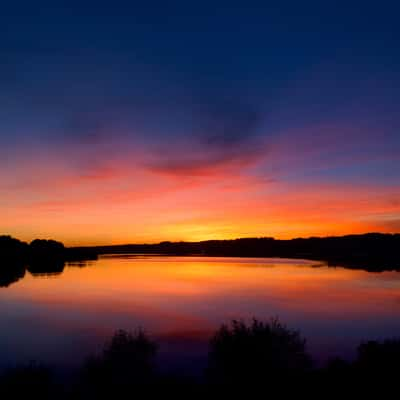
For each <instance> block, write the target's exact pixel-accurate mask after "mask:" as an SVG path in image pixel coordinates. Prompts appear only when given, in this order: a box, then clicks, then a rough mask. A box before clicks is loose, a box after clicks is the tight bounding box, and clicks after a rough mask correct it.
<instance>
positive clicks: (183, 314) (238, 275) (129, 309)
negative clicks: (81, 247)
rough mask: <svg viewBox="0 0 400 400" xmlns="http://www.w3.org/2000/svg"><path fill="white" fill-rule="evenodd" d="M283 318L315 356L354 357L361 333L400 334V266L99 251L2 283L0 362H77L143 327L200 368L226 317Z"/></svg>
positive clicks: (171, 353)
mask: <svg viewBox="0 0 400 400" xmlns="http://www.w3.org/2000/svg"><path fill="white" fill-rule="evenodd" d="M271 316H279V317H280V318H281V320H282V321H284V322H285V323H287V324H288V325H289V326H290V327H293V328H298V329H300V330H301V332H302V333H303V335H304V336H305V337H306V338H307V339H308V348H309V350H310V352H311V353H312V354H313V355H314V357H315V358H316V359H317V360H320V361H322V360H324V359H326V358H327V357H330V356H335V355H338V356H342V357H347V358H351V357H353V356H354V350H355V348H356V346H357V344H358V343H359V342H360V341H361V340H365V339H375V338H386V337H393V336H400V273H397V272H383V273H368V272H364V271H356V270H349V269H345V268H340V267H338V268H330V267H327V266H324V265H323V264H321V263H318V262H313V261H306V260H287V259H247V258H204V257H165V256H144V257H140V256H139V257H138V256H104V257H101V258H100V259H99V260H98V261H94V262H90V263H88V264H86V267H85V268H80V267H79V266H77V265H74V264H69V265H67V267H66V268H65V269H64V272H63V273H62V274H60V275H56V276H32V275H31V274H29V273H28V272H27V274H26V275H25V277H24V278H23V279H21V280H20V281H18V282H16V283H14V284H12V285H11V286H9V287H7V288H0V367H4V366H5V365H9V364H10V363H15V362H17V363H19V362H26V361H29V360H41V361H43V362H46V363H49V364H51V365H54V366H63V367H71V366H76V365H79V363H80V362H81V361H82V358H84V357H85V356H86V355H88V354H89V353H91V352H95V351H98V350H99V349H101V345H102V343H103V341H104V339H105V338H108V337H109V336H110V335H111V334H112V333H113V331H114V330H116V329H118V328H124V329H132V328H135V327H138V326H141V327H144V328H145V329H146V330H147V331H148V332H149V333H150V334H152V335H153V336H154V337H155V338H156V339H157V340H158V341H159V342H160V360H161V361H160V364H161V365H162V366H164V367H165V366H168V368H176V369H179V368H185V369H186V368H187V367H188V366H190V365H191V366H193V365H194V364H197V365H201V363H202V362H204V359H205V356H206V353H207V340H208V338H209V335H210V333H211V332H212V331H213V330H215V329H216V328H217V327H218V326H219V324H221V323H222V322H227V321H229V320H230V319H232V318H243V319H247V318H251V317H257V318H260V319H264V318H269V317H271Z"/></svg>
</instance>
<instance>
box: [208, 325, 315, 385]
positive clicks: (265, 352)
mask: <svg viewBox="0 0 400 400" xmlns="http://www.w3.org/2000/svg"><path fill="white" fill-rule="evenodd" d="M305 344H306V342H305V339H303V338H302V337H301V336H300V333H299V332H298V331H295V330H290V329H288V328H287V327H286V326H285V325H283V324H281V323H280V322H279V320H278V319H277V318H273V319H271V320H270V321H268V322H265V323H264V322H260V321H258V320H256V319H254V320H253V322H252V323H251V324H250V325H246V324H245V323H244V322H242V321H236V320H234V321H232V323H231V325H230V326H227V325H222V326H221V328H220V329H219V330H218V331H217V332H216V333H215V335H214V337H213V338H212V339H211V345H210V365H209V377H210V378H211V381H212V382H216V383H231V384H240V383H241V382H253V383H257V382H259V383H262V382H265V379H267V378H271V377H279V378H287V377H290V376H292V377H293V376H296V375H299V373H303V372H305V371H306V370H308V369H309V368H310V367H311V359H310V357H309V356H308V354H307V353H306V351H305Z"/></svg>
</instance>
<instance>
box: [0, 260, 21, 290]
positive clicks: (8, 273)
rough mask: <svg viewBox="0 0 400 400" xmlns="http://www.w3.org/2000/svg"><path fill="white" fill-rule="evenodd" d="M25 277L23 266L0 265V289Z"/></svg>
mask: <svg viewBox="0 0 400 400" xmlns="http://www.w3.org/2000/svg"><path fill="white" fill-rule="evenodd" d="M24 276H25V267H24V265H23V264H19V265H18V264H17V265H9V264H7V263H4V265H3V264H2V265H0V287H8V286H10V285H11V284H12V283H14V282H17V281H18V280H20V279H22V278H23V277H24Z"/></svg>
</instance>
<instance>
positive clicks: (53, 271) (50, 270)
mask: <svg viewBox="0 0 400 400" xmlns="http://www.w3.org/2000/svg"><path fill="white" fill-rule="evenodd" d="M64 267H65V263H64V261H62V260H54V261H53V262H49V261H47V262H40V261H37V262H31V263H30V264H29V265H28V267H27V269H28V271H29V272H30V273H31V274H32V275H34V276H50V275H60V274H61V273H62V272H63V271H64Z"/></svg>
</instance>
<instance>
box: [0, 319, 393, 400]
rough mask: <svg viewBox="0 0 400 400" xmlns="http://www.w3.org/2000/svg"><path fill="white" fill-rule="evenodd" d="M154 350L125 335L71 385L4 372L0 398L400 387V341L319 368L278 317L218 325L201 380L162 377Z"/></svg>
mask: <svg viewBox="0 0 400 400" xmlns="http://www.w3.org/2000/svg"><path fill="white" fill-rule="evenodd" d="M157 350H158V345H157V344H156V343H155V342H154V341H153V340H152V339H151V338H150V337H149V336H147V335H146V334H145V332H143V331H142V330H137V331H136V332H133V333H130V332H126V331H122V330H121V331H118V332H116V333H115V335H114V336H113V337H112V339H111V340H110V341H109V342H107V343H106V344H105V346H104V349H103V351H102V352H101V353H100V354H99V355H97V356H93V357H90V358H88V359H87V361H86V362H85V363H84V365H82V367H81V369H80V370H79V372H78V374H77V375H76V376H75V377H74V378H70V379H68V380H67V381H61V380H59V379H56V378H55V375H54V373H53V371H52V370H51V369H49V368H46V367H44V366H41V365H39V364H35V363H31V364H29V365H27V366H23V367H19V368H14V369H11V370H9V371H6V372H5V373H4V374H3V375H2V376H1V377H0V397H1V398H7V399H9V398H10V399H11V398H34V399H36V398H37V399H55V398H57V399H97V398H113V396H114V397H115V396H117V398H129V399H130V398H135V397H137V396H138V395H139V394H140V395H143V394H145V395H152V394H158V395H161V396H162V397H163V398H164V397H167V398H168V396H171V395H174V396H177V395H181V396H182V397H183V396H185V397H186V398H188V396H189V398H191V397H200V396H202V397H204V396H207V397H208V396H212V395H215V394H219V395H221V396H226V395H228V394H238V393H247V394H249V392H252V391H255V390H257V392H258V397H262V398H267V397H270V396H271V395H272V394H279V395H284V394H288V393H291V394H295V395H296V396H298V395H311V394H315V395H318V396H321V395H322V396H323V397H327V396H328V397H329V396H330V395H332V394H334V395H346V394H349V393H351V392H353V393H354V394H358V395H360V394H361V393H363V392H364V393H369V394H370V393H372V391H375V390H377V391H378V393H379V394H380V395H382V393H383V392H384V391H385V390H388V389H395V388H397V382H398V381H397V380H398V376H399V373H400V340H394V339H393V340H387V341H384V342H377V341H370V342H365V343H362V344H361V345H360V346H359V348H358V355H357V358H356V360H355V361H353V362H351V363H350V362H346V361H344V360H341V359H335V360H332V361H330V362H329V363H328V364H327V365H326V366H324V367H320V368H316V367H315V366H314V365H313V362H312V359H311V357H310V356H309V355H308V353H307V350H306V341H305V339H304V338H302V336H301V335H300V333H299V332H298V331H295V330H291V329H289V328H287V327H286V326H285V325H283V324H281V323H280V322H279V320H278V319H272V320H270V321H267V322H260V321H257V320H254V321H253V322H252V323H251V324H245V323H244V322H240V321H233V322H232V323H231V325H229V326H227V325H223V326H221V327H220V329H219V330H218V331H217V332H216V333H215V334H214V335H213V337H212V338H211V340H210V348H209V361H208V367H207V368H206V370H205V371H204V376H202V377H201V378H193V379H192V378H188V377H187V376H186V377H184V376H177V375H166V374H161V373H160V372H159V371H158V370H157V368H156V358H157ZM25 396H26V397H25Z"/></svg>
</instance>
